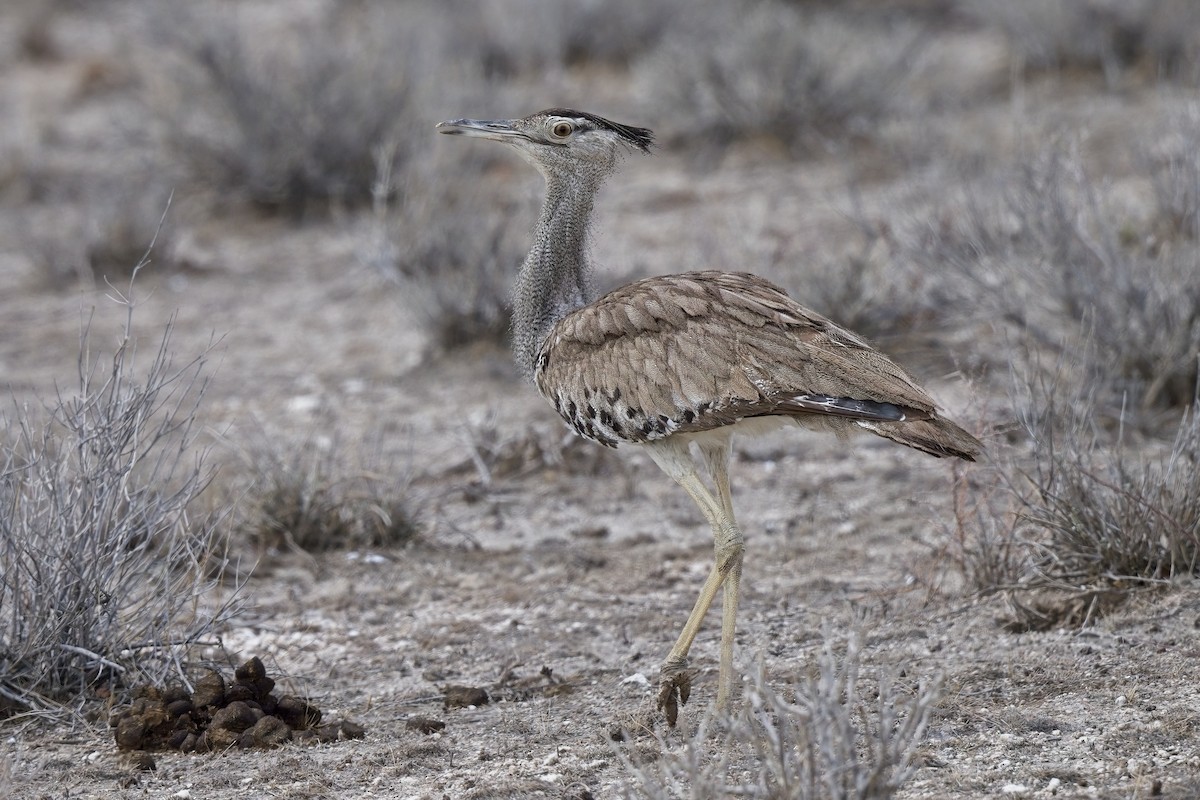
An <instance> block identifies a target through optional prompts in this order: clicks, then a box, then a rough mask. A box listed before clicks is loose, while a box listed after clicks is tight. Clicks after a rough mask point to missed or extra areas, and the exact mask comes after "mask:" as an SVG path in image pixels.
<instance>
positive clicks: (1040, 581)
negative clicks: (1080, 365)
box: [953, 369, 1200, 630]
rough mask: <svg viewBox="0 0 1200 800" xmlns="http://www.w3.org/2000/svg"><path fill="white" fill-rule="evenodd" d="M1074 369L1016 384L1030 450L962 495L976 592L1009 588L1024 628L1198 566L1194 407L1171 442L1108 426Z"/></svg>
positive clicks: (1014, 452)
mask: <svg viewBox="0 0 1200 800" xmlns="http://www.w3.org/2000/svg"><path fill="white" fill-rule="evenodd" d="M1048 375H1049V376H1050V377H1047V376H1048ZM1075 376H1076V372H1075V371H1073V370H1064V369H1057V370H1054V371H1045V370H1031V371H1030V373H1029V374H1028V375H1027V376H1025V377H1023V378H1022V379H1021V380H1020V381H1018V382H1016V383H1015V386H1014V398H1013V402H1014V405H1015V406H1016V407H1017V408H1018V416H1019V419H1020V423H1021V427H1022V429H1023V432H1024V434H1025V435H1026V437H1027V441H1026V443H1025V444H1026V445H1027V447H1024V448H1021V449H1017V448H1010V449H1008V450H1003V451H998V452H997V455H996V460H995V463H994V464H993V467H992V468H993V470H994V472H995V479H994V480H993V481H991V483H990V486H989V487H984V488H982V489H981V490H978V491H977V492H976V493H975V494H970V495H967V494H963V495H961V496H960V497H959V500H958V502H957V503H956V509H957V510H958V522H959V526H958V536H957V537H956V545H955V550H954V553H953V556H954V561H955V563H957V564H958V565H959V569H960V571H961V572H962V573H963V576H964V578H965V579H966V581H967V583H968V585H969V586H970V587H971V588H972V589H973V590H976V591H979V592H981V593H990V592H995V591H1004V592H1005V595H1006V597H1007V598H1008V600H1009V601H1010V606H1011V609H1012V612H1013V620H1012V623H1011V624H1012V626H1013V627H1014V628H1016V629H1020V630H1030V629H1033V630H1045V629H1048V628H1051V627H1058V626H1062V625H1082V624H1085V623H1087V622H1089V621H1092V620H1093V619H1095V618H1096V617H1098V616H1100V615H1102V614H1103V613H1105V612H1107V611H1108V610H1110V609H1111V608H1112V607H1115V606H1116V605H1117V604H1118V603H1120V602H1121V601H1122V600H1124V599H1125V598H1126V597H1128V595H1129V594H1130V592H1132V591H1135V590H1137V589H1141V588H1154V587H1163V586H1169V585H1171V584H1172V583H1173V582H1175V581H1177V580H1179V579H1181V578H1188V579H1190V578H1193V577H1194V576H1196V575H1197V574H1200V480H1198V479H1197V475H1200V420H1198V418H1197V415H1196V410H1195V406H1193V407H1192V408H1191V409H1189V410H1187V411H1186V412H1184V414H1183V416H1182V417H1181V418H1180V420H1179V424H1178V426H1177V428H1176V430H1175V431H1174V437H1173V441H1172V442H1171V444H1170V445H1166V444H1165V443H1162V442H1156V441H1152V440H1144V439H1139V437H1138V436H1137V434H1136V433H1134V432H1133V431H1132V430H1126V429H1124V428H1117V429H1116V430H1113V429H1111V427H1109V426H1107V425H1106V424H1105V418H1104V415H1101V414H1098V413H1097V412H1096V410H1095V407H1094V402H1093V397H1092V396H1089V395H1088V394H1086V393H1083V392H1080V391H1079V390H1078V389H1073V388H1072V387H1073V386H1074V381H1075V380H1076V378H1075ZM1092 394H1093V395H1094V394H1095V391H1093V393H1092Z"/></svg>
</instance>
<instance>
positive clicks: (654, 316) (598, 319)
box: [534, 272, 974, 454]
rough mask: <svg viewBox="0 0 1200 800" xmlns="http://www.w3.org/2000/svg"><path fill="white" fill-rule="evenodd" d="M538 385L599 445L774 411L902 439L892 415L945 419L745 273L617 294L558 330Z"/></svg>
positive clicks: (887, 368)
mask: <svg viewBox="0 0 1200 800" xmlns="http://www.w3.org/2000/svg"><path fill="white" fill-rule="evenodd" d="M534 379H535V381H536V383H537V385H538V388H539V390H540V391H541V392H542V394H543V395H545V396H546V397H547V398H548V399H549V400H550V401H551V402H553V403H554V405H555V407H556V409H557V410H558V411H559V413H560V414H561V415H562V416H563V417H564V418H566V419H567V421H568V423H570V424H571V425H572V426H573V427H575V429H576V430H577V431H578V432H579V433H580V434H581V435H584V436H588V437H589V438H592V439H596V440H597V441H601V442H602V443H604V444H615V443H616V441H618V440H627V441H648V440H652V439H656V438H661V437H663V436H667V435H670V434H672V433H676V432H698V431H703V430H708V429H712V428H716V427H719V426H722V425H728V424H731V423H733V422H736V421H737V420H739V419H744V418H746V417H754V416H763V415H778V414H783V415H793V416H800V417H805V418H822V417H838V418H843V419H844V420H845V419H852V420H861V421H862V422H863V427H868V429H869V430H873V431H874V432H876V433H879V434H880V435H884V436H888V438H895V439H896V440H897V441H901V438H899V436H898V434H896V433H895V432H896V430H897V429H898V428H899V426H903V425H904V422H903V421H899V420H897V416H896V415H897V414H899V415H900V418H901V420H910V421H916V420H934V421H935V422H936V423H939V424H940V423H943V422H944V420H941V419H939V418H937V417H936V408H935V405H934V402H933V400H932V398H930V397H929V395H928V394H927V393H926V392H925V391H924V390H923V389H921V388H920V386H918V385H917V383H916V381H915V380H914V379H913V378H912V377H911V376H910V375H909V374H908V373H907V372H905V371H904V370H903V369H902V368H901V367H900V366H898V365H897V364H896V363H895V362H893V361H892V360H891V359H889V358H888V357H887V356H885V355H883V354H882V353H880V352H879V351H877V350H875V349H874V348H873V347H871V345H870V344H869V343H868V342H866V341H865V340H863V339H862V338H860V337H858V336H856V335H855V334H853V333H851V332H849V331H847V330H845V329H843V328H840V327H838V326H837V325H835V324H834V323H832V322H830V321H829V320H828V319H826V318H824V317H822V316H820V315H819V314H816V313H814V312H812V311H809V310H808V309H806V308H804V307H803V306H801V305H799V304H798V303H796V302H795V301H794V300H792V299H791V298H790V297H788V296H787V294H786V293H784V291H783V290H782V289H780V288H779V287H777V286H775V285H774V284H771V283H770V282H768V281H765V280H763V279H762V278H759V277H757V276H754V275H750V274H746V273H728V272H694V273H682V274H677V275H666V276H661V277H655V278H647V279H644V280H641V281H637V282H635V283H631V284H629V285H627V286H624V287H622V288H620V289H617V290H615V291H613V292H611V293H609V294H607V295H605V296H604V297H601V298H600V299H599V300H597V301H595V302H594V303H592V304H590V305H588V306H585V307H583V308H581V309H579V310H577V311H575V312H573V313H571V314H569V315H567V316H566V317H565V318H563V319H562V320H561V321H560V322H559V323H558V325H557V326H555V328H554V329H553V330H552V332H551V334H550V336H549V337H548V338H547V340H546V342H545V343H544V345H543V347H542V351H541V353H540V355H539V358H538V367H537V370H536V373H535V376H534ZM842 401H844V402H842ZM867 423H870V425H869V426H868V425H867ZM963 435H964V436H967V439H969V440H970V441H974V440H973V439H970V437H969V435H967V434H965V432H964V433H963ZM964 443H965V444H969V442H967V441H966V440H962V441H961V442H960V444H964ZM912 446H917V445H915V444H914V445H912ZM920 449H925V450H926V451H930V450H931V449H933V450H936V449H937V448H936V447H934V448H929V447H923V448H920ZM943 449H948V450H951V451H953V450H954V449H955V448H954V447H953V446H951V445H946V446H945V447H944V448H943ZM959 449H964V448H961V447H960V448H959ZM965 453H966V451H965V450H964V454H965ZM953 454H958V453H953Z"/></svg>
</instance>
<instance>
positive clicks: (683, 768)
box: [618, 635, 940, 800]
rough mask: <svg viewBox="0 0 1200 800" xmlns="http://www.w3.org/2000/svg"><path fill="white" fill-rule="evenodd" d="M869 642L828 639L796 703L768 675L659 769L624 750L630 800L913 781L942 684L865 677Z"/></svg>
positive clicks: (837, 790)
mask: <svg viewBox="0 0 1200 800" xmlns="http://www.w3.org/2000/svg"><path fill="white" fill-rule="evenodd" d="M861 660H862V652H861V643H860V640H859V638H858V636H857V635H852V636H850V637H849V638H848V640H847V641H846V642H845V643H844V644H837V643H835V642H834V641H833V640H832V639H831V638H830V637H828V636H827V637H826V641H825V645H824V647H823V648H822V651H821V654H820V656H819V657H818V660H817V665H816V674H814V675H813V676H812V677H810V678H808V679H807V680H805V681H804V682H803V683H801V684H800V685H799V686H797V687H796V688H795V691H794V695H793V696H786V695H783V694H780V693H778V692H776V691H774V690H773V689H771V688H770V686H769V685H768V684H767V679H766V677H765V675H764V674H763V672H762V670H761V669H760V671H759V672H758V674H757V675H756V676H755V678H754V680H753V682H752V683H751V684H750V686H749V688H748V691H747V696H746V697H745V698H744V700H743V701H742V705H741V707H740V708H739V709H738V710H737V711H734V712H730V713H727V714H721V715H711V714H710V715H709V716H707V717H705V719H704V720H703V721H702V722H701V724H700V728H699V730H698V731H697V733H696V736H695V738H694V739H692V740H691V741H690V742H687V743H686V744H684V745H683V746H682V747H681V748H679V749H677V750H666V747H667V745H666V743H660V746H661V747H662V748H663V749H664V751H665V752H664V753H663V754H662V756H661V757H660V758H659V759H658V760H657V761H655V762H653V763H641V764H635V763H633V761H632V760H631V759H630V758H629V756H628V755H626V754H625V752H624V751H618V752H619V755H620V757H621V759H622V762H623V763H624V766H625V769H626V771H627V772H629V774H630V776H631V778H632V782H631V783H628V784H626V786H625V787H624V796H625V797H628V798H654V799H655V800H657V799H658V798H680V797H693V798H709V797H735V796H736V797H743V796H744V797H760V798H790V799H797V800H808V799H809V798H814V799H815V798H830V799H831V800H833V799H835V798H836V799H838V800H840V799H841V798H888V797H892V796H894V795H895V793H896V792H897V791H898V790H899V789H900V787H901V786H902V785H903V784H904V783H905V782H906V781H907V780H908V779H909V778H911V777H912V775H913V773H915V772H916V770H917V769H918V767H919V766H920V764H919V763H918V760H919V759H918V756H919V754H920V748H921V745H922V740H923V738H924V735H925V729H926V725H927V724H928V722H929V717H930V714H931V713H932V711H933V709H934V704H935V703H936V702H937V698H938V696H939V693H940V681H937V680H935V681H932V682H931V683H929V684H923V685H918V686H916V687H902V686H900V685H898V684H897V683H896V682H895V680H894V678H893V677H890V676H887V675H879V676H878V677H874V676H871V677H868V676H865V675H862V674H861V668H862V663H861Z"/></svg>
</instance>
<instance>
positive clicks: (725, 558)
mask: <svg viewBox="0 0 1200 800" xmlns="http://www.w3.org/2000/svg"><path fill="white" fill-rule="evenodd" d="M647 450H648V451H649V452H650V455H651V457H652V458H653V459H654V461H655V463H657V464H658V465H659V467H661V468H662V470H663V471H664V472H666V473H667V474H668V475H670V476H671V477H672V478H673V479H674V480H675V482H676V483H678V484H679V485H680V486H682V487H683V489H684V491H686V492H687V493H688V495H689V496H690V497H691V498H692V500H693V501H694V502H695V503H696V505H697V506H698V507H699V508H700V511H701V512H702V513H703V514H704V516H705V518H706V519H707V520H708V522H709V524H710V525H711V526H712V530H713V540H714V547H715V551H716V552H715V558H714V561H713V567H712V570H711V571H710V572H709V574H708V578H706V579H705V581H704V585H703V586H702V587H701V589H700V596H699V597H697V598H696V604H695V605H694V606H693V607H692V613H691V614H689V615H688V619H687V622H686V623H684V626H683V630H682V631H681V632H680V634H679V639H678V640H677V641H676V642H675V646H674V647H672V648H671V652H670V653H669V654H668V655H667V658H666V660H665V661H664V662H663V663H662V666H661V667H660V669H659V675H660V680H659V693H658V707H659V708H660V709H662V710H663V711H664V712H665V713H666V716H667V722H668V724H670V725H674V724H675V722H676V720H677V719H678V716H679V705H680V704H682V703H686V702H687V699H688V695H689V694H690V693H691V675H689V674H688V672H687V663H688V660H687V654H688V651H689V650H690V649H691V647H692V643H693V642H694V641H695V639H696V634H697V633H699V631H700V625H701V623H702V622H703V621H704V615H705V614H706V613H708V609H709V607H710V606H711V605H712V602H713V600H714V599H715V597H716V595H717V590H718V589H720V588H721V587H722V586H725V595H724V602H723V610H722V624H721V669H720V673H719V677H718V684H719V685H718V688H717V705H718V707H724V706H725V705H726V704H727V703H728V701H729V695H730V690H731V688H732V686H733V636H734V628H735V621H736V615H737V591H738V585H739V583H740V579H741V572H742V552H743V539H742V533H741V531H740V530H738V527H737V524H736V523H735V522H734V521H733V517H732V514H730V513H729V512H728V510H727V507H728V506H729V505H731V504H730V503H728V502H727V500H726V498H727V497H728V496H729V487H728V474H727V470H726V469H725V468H724V466H721V467H720V468H717V469H716V470H715V471H714V481H715V482H716V483H717V486H718V493H719V494H720V495H721V499H720V500H718V499H717V498H715V497H713V495H712V493H711V492H710V491H709V490H708V488H707V487H706V486H705V485H704V483H703V481H701V480H700V476H699V475H698V474H697V472H696V466H695V464H694V463H693V462H692V459H691V456H690V454H689V453H688V449H687V444H686V443H684V442H672V441H671V440H670V439H667V440H664V441H663V442H659V443H656V444H655V445H652V446H650V447H648V448H647ZM724 452H725V454H726V456H725V458H726V459H727V458H728V448H727V447H726V448H725V449H724ZM708 457H709V456H708V453H707V450H706V458H708ZM711 463H712V462H711V461H710V466H711ZM721 463H722V465H723V464H724V461H722V462H721Z"/></svg>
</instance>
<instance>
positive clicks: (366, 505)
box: [238, 435, 420, 553]
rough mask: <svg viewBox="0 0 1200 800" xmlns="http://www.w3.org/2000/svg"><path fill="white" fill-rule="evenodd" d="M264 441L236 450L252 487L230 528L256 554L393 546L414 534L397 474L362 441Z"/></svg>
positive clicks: (414, 515) (413, 508) (412, 507)
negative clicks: (369, 459) (368, 453)
mask: <svg viewBox="0 0 1200 800" xmlns="http://www.w3.org/2000/svg"><path fill="white" fill-rule="evenodd" d="M262 438H263V439H264V442H263V443H262V444H260V445H258V446H252V447H251V448H250V449H248V450H245V451H243V453H242V458H243V460H245V461H246V462H247V463H248V464H249V465H250V470H251V473H252V474H253V476H254V478H253V484H252V486H251V488H250V489H249V491H248V494H247V497H246V498H245V501H244V504H245V506H246V511H245V512H244V517H243V519H242V520H240V522H239V525H238V527H239V528H241V529H242V530H244V531H246V533H247V534H248V536H249V539H250V542H251V543H252V544H253V545H254V546H255V547H256V548H257V549H259V550H260V551H264V550H265V551H275V550H282V549H292V550H300V551H303V552H307V553H317V552H323V551H327V550H346V549H361V548H396V547H404V546H406V545H409V544H412V543H413V541H414V540H416V539H417V537H418V536H419V535H420V523H419V521H418V520H419V511H418V509H417V505H416V503H415V502H414V501H413V499H412V497H411V496H410V495H409V494H408V492H407V482H406V481H405V480H403V479H397V478H396V475H398V474H401V473H402V471H401V470H398V469H396V468H395V465H394V464H392V463H387V462H383V461H382V460H380V459H376V460H375V461H376V463H365V462H364V461H363V459H362V457H361V456H356V455H354V454H357V453H361V452H363V451H364V450H366V449H367V447H366V446H365V445H358V446H354V447H346V446H344V445H343V444H342V443H341V442H339V441H337V440H336V439H323V440H313V439H309V440H306V441H302V442H300V443H298V444H294V445H291V446H279V445H275V444H272V443H270V441H269V440H268V439H267V437H266V436H265V435H264V436H263V437H262Z"/></svg>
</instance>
